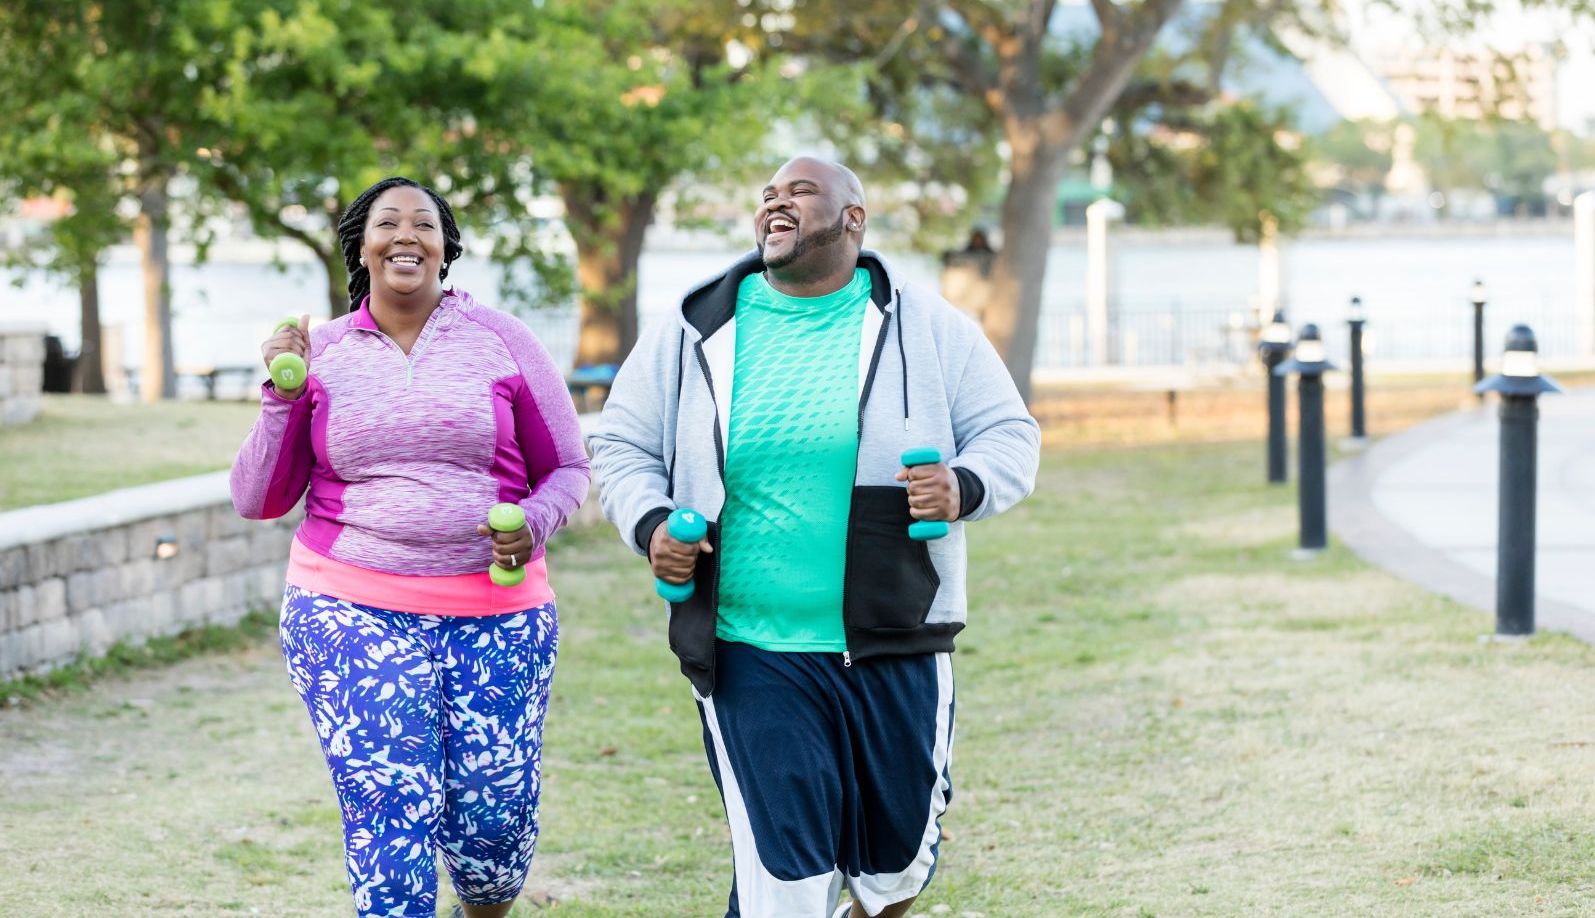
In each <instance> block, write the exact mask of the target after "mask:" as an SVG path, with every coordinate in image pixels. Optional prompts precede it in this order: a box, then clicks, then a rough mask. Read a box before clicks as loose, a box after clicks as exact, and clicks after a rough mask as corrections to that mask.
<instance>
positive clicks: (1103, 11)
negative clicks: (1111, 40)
mask: <svg viewBox="0 0 1595 918" xmlns="http://www.w3.org/2000/svg"><path fill="white" fill-rule="evenodd" d="M1091 9H1092V11H1093V12H1095V13H1096V14H1097V22H1098V24H1100V25H1101V26H1102V34H1104V35H1106V34H1108V33H1109V32H1117V31H1118V29H1119V8H1118V7H1116V6H1114V5H1113V0H1091Z"/></svg>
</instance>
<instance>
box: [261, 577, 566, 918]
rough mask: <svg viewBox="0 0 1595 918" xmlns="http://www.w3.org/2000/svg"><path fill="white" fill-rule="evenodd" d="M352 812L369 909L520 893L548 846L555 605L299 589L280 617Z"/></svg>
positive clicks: (425, 908)
mask: <svg viewBox="0 0 1595 918" xmlns="http://www.w3.org/2000/svg"><path fill="white" fill-rule="evenodd" d="M280 631H281V635H282V649H283V657H284V658H285V659H286V661H287V664H288V675H289V677H290V678H292V680H293V685H294V689H295V690H297V691H298V692H299V696H300V697H301V698H303V699H304V702H305V707H307V708H308V709H309V710H310V719H311V722H312V723H313V724H314V725H315V729H316V734H317V735H318V736H319V737H320V738H321V751H322V753H323V754H324V755H326V757H327V766H328V768H330V769H331V771H332V784H333V788H334V789H335V790H336V791H337V795H338V804H339V806H340V807H341V808H342V810H343V838H344V850H345V860H346V863H347V866H348V869H349V885H350V887H351V888H352V889H353V891H354V901H355V907H356V909H357V910H358V911H359V914H360V915H361V916H368V915H372V916H374V915H384V916H396V915H399V916H423V915H424V916H426V918H433V916H434V915H435V914H436V913H437V866H436V861H435V860H434V856H435V855H434V849H436V850H437V851H441V852H442V855H443V863H444V864H445V866H447V867H448V871H449V875H450V876H451V877H452V878H453V882H454V891H455V893H456V895H458V896H459V898H460V900H461V901H462V902H467V903H471V904H475V905H486V904H491V903H495V902H505V901H508V900H510V899H513V898H515V897H516V896H517V895H519V894H520V891H521V884H523V883H524V882H525V881H526V871H527V869H528V868H529V867H530V866H531V863H532V851H533V849H534V848H535V847H536V845H537V799H538V791H539V790H540V788H541V777H540V775H541V772H542V765H543V754H542V748H543V714H544V712H546V711H547V709H548V690H549V684H550V683H551V682H552V680H553V677H554V656H555V654H556V653H557V651H558V647H559V625H558V622H557V619H556V617H555V613H554V604H553V603H549V604H547V605H545V606H542V607H540V608H536V609H528V610H526V611H524V612H513V613H509V614H506V615H493V616H484V617H480V618H472V617H459V616H442V615H416V614H412V613H408V612H389V611H386V610H384V609H375V608H372V607H370V606H362V605H359V604H357V603H352V602H347V601H345V600H342V599H337V598H335V597H332V596H325V595H322V594H320V593H312V592H310V591H307V590H301V589H299V588H298V587H293V586H290V587H288V589H287V591H286V592H285V593H284V594H283V602H282V618H281V623H280Z"/></svg>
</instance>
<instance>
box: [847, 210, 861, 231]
mask: <svg viewBox="0 0 1595 918" xmlns="http://www.w3.org/2000/svg"><path fill="white" fill-rule="evenodd" d="M843 213H845V214H846V215H847V228H848V229H850V230H853V231H858V230H861V229H863V228H864V208H863V207H861V206H859V205H857V204H854V205H852V206H850V207H848V208H846V209H845V210H844V211H843Z"/></svg>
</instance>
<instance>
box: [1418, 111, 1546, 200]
mask: <svg viewBox="0 0 1595 918" xmlns="http://www.w3.org/2000/svg"><path fill="white" fill-rule="evenodd" d="M1416 130H1417V138H1416V142H1415V144H1414V147H1413V158H1414V159H1416V160H1417V162H1418V164H1419V165H1420V166H1422V167H1423V169H1424V172H1425V173H1426V174H1427V175H1428V177H1429V182H1430V184H1432V185H1433V186H1434V187H1435V188H1436V189H1438V190H1440V191H1442V192H1451V191H1458V190H1473V191H1488V192H1490V193H1491V194H1493V195H1495V197H1496V199H1497V201H1498V202H1501V203H1503V204H1507V205H1516V204H1518V203H1521V202H1526V201H1529V200H1535V199H1540V198H1543V197H1544V184H1545V180H1546V179H1548V178H1550V176H1551V175H1552V174H1554V173H1555V172H1556V170H1557V168H1558V165H1559V157H1558V154H1557V150H1556V147H1555V145H1554V143H1553V140H1554V138H1553V136H1552V135H1551V134H1549V133H1548V132H1546V131H1544V130H1542V129H1541V128H1540V127H1539V126H1538V125H1536V124H1534V123H1532V122H1528V121H1508V120H1506V119H1499V118H1494V119H1487V120H1482V121H1481V120H1474V119H1461V118H1441V117H1439V116H1434V115H1425V116H1423V117H1421V118H1419V119H1417V123H1416Z"/></svg>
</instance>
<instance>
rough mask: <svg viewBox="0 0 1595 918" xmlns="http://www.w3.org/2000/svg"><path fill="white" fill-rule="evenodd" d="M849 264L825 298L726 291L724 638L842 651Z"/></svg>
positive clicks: (857, 280) (852, 296)
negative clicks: (731, 327)
mask: <svg viewBox="0 0 1595 918" xmlns="http://www.w3.org/2000/svg"><path fill="white" fill-rule="evenodd" d="M869 295H870V280H869V272H868V271H865V270H864V269H863V268H859V269H858V270H857V271H856V272H855V273H854V275H853V280H852V282H851V283H849V284H848V285H847V286H845V287H843V288H842V289H840V290H838V291H836V292H835V293H832V294H829V295H827V296H818V297H791V296H787V295H785V294H783V293H781V292H780V291H778V290H776V289H774V288H772V287H771V286H770V284H769V282H768V281H767V280H765V278H764V275H763V274H754V275H752V276H750V277H748V278H747V279H746V280H744V281H743V282H742V286H741V287H740V288H738V290H737V357H736V380H735V382H734V384H733V385H734V390H733V395H732V398H731V424H730V429H729V431H728V436H729V438H730V441H731V442H730V444H729V445H728V446H727V448H726V469H725V479H726V502H725V509H724V510H722V511H721V514H720V527H721V528H720V551H721V555H720V620H719V624H718V627H717V628H716V631H715V633H716V634H717V635H719V637H721V638H722V639H724V640H728V641H738V642H740V643H744V644H752V645H753V646H755V647H760V648H763V649H765V650H774V651H809V652H833V653H841V652H842V651H844V650H846V649H847V637H846V635H845V633H844V632H843V630H842V576H843V573H844V571H845V568H846V560H847V559H846V547H847V515H848V509H849V508H850V507H851V505H852V497H853V476H854V469H855V467H856V465H857V463H858V348H859V343H858V340H859V335H860V334H861V333H862V330H863V323H864V310H865V308H866V306H867V304H868V301H869Z"/></svg>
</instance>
